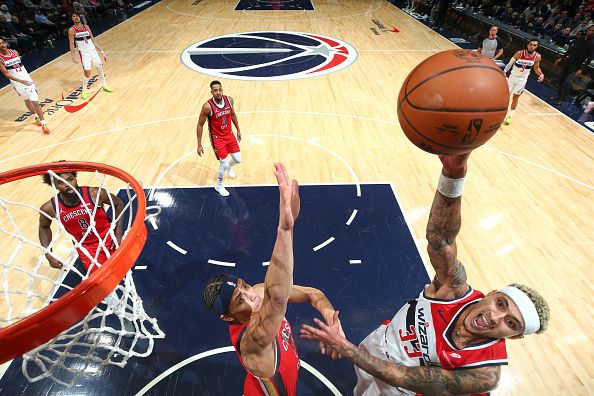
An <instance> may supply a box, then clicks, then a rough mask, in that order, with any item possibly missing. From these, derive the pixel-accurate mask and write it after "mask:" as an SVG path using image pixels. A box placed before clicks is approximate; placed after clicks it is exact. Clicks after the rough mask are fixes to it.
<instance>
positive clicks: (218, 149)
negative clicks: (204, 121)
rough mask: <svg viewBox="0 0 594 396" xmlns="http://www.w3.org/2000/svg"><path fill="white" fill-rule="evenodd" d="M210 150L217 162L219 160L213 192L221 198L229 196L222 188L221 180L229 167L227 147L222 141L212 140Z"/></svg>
mask: <svg viewBox="0 0 594 396" xmlns="http://www.w3.org/2000/svg"><path fill="white" fill-rule="evenodd" d="M211 143H212V148H213V149H214V153H215V156H216V157H217V160H219V170H218V171H217V184H215V188H214V189H215V191H216V192H218V193H219V195H221V196H222V197H227V196H229V191H227V189H225V187H224V186H223V179H224V178H225V173H226V172H228V170H229V168H230V165H229V160H228V159H227V156H228V155H229V153H228V152H227V147H226V144H225V142H224V141H223V140H222V139H212V138H211Z"/></svg>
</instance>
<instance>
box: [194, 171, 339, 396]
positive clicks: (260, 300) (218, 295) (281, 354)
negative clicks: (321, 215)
mask: <svg viewBox="0 0 594 396" xmlns="http://www.w3.org/2000/svg"><path fill="white" fill-rule="evenodd" d="M274 166H275V172H274V174H275V176H276V180H277V181H278V186H279V190H280V218H279V225H278V230H277V237H276V243H275V245H274V250H273V251H272V258H271V259H270V264H269V266H268V270H267V271H266V278H265V280H264V283H263V284H262V283H260V284H257V285H254V286H250V285H249V284H247V283H246V282H245V281H244V280H243V279H239V278H237V277H235V276H233V275H224V274H223V275H218V276H215V277H213V278H211V279H209V280H208V283H207V285H206V287H205V289H204V295H203V298H204V302H205V304H206V306H207V308H208V309H209V310H210V311H211V312H213V313H215V314H216V315H217V316H219V318H220V319H221V320H224V321H226V322H228V324H229V334H230V336H231V342H232V343H233V346H234V347H235V351H236V352H237V356H238V357H239V361H240V362H241V364H242V365H243V367H244V368H245V370H246V371H247V375H246V378H245V382H244V395H245V396H255V395H275V396H276V395H278V396H281V395H287V396H291V395H295V393H296V385H297V376H298V370H299V357H298V355H297V349H296V348H295V343H294V341H293V336H292V333H291V325H290V324H289V322H288V321H287V319H286V318H285V312H286V311H287V303H289V302H291V303H303V302H309V303H310V304H311V305H312V306H313V307H314V308H315V309H317V310H318V311H319V312H320V314H321V315H322V316H323V317H324V319H325V320H326V321H328V323H332V318H333V317H334V308H333V307H332V304H330V302H329V301H328V299H327V298H326V296H325V295H324V294H323V293H322V292H321V291H320V290H318V289H314V288H311V287H303V286H297V285H293V225H294V224H295V220H296V219H297V216H298V215H299V208H300V200H299V190H298V186H297V181H295V180H293V181H291V179H290V178H289V175H288V174H287V172H286V170H285V168H284V165H283V164H280V163H277V164H275V165H274ZM334 357H337V356H334Z"/></svg>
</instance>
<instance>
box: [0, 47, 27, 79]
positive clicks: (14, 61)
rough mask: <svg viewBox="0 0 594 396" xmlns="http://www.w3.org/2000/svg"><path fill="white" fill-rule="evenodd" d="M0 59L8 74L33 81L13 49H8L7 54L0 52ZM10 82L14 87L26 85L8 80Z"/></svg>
mask: <svg viewBox="0 0 594 396" xmlns="http://www.w3.org/2000/svg"><path fill="white" fill-rule="evenodd" d="M0 61H1V62H2V63H3V64H4V67H5V68H6V70H7V71H8V74H10V75H11V76H12V77H16V78H18V79H20V80H25V81H31V82H33V79H31V76H30V75H29V73H27V69H25V66H24V65H23V62H22V61H21V57H20V56H19V55H18V54H17V53H16V52H15V51H13V50H11V49H9V50H8V54H7V55H2V54H0ZM10 83H11V84H12V86H13V87H15V88H24V87H27V85H24V84H21V83H20V82H18V81H14V80H10Z"/></svg>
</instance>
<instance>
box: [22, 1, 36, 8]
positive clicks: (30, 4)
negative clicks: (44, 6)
mask: <svg viewBox="0 0 594 396" xmlns="http://www.w3.org/2000/svg"><path fill="white" fill-rule="evenodd" d="M21 4H22V5H24V6H25V7H27V8H28V9H30V10H34V9H36V8H37V4H35V3H33V2H32V1H31V0H21Z"/></svg>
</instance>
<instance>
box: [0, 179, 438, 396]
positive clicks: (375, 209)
mask: <svg viewBox="0 0 594 396" xmlns="http://www.w3.org/2000/svg"><path fill="white" fill-rule="evenodd" d="M228 190H229V192H230V193H231V195H230V196H229V197H228V198H222V197H220V196H219V195H218V194H216V193H215V192H214V190H213V189H211V188H168V189H160V190H158V191H157V193H156V194H155V200H154V201H150V202H148V204H149V205H154V204H159V203H161V205H162V206H163V205H165V203H166V202H170V203H171V204H170V205H169V206H163V208H162V212H161V215H160V216H159V217H158V220H157V225H158V227H159V228H158V230H153V229H152V227H151V226H150V225H148V230H149V238H148V241H147V244H146V246H145V248H144V250H143V253H142V254H141V257H140V258H139V260H138V261H137V263H136V265H138V266H140V265H146V266H147V267H148V268H147V269H146V270H135V271H134V281H135V283H136V287H137V290H138V293H139V295H140V296H142V299H143V303H144V307H145V309H146V311H147V312H148V313H149V314H151V315H153V316H155V317H156V318H157V319H158V321H159V326H160V327H161V329H162V330H163V331H164V332H165V333H166V338H165V339H163V340H156V342H155V348H154V351H153V353H152V354H151V355H150V356H149V357H148V358H144V359H136V358H135V359H131V360H130V362H129V363H128V365H127V366H126V367H124V368H118V367H109V368H107V369H105V370H104V371H103V372H100V373H95V374H94V375H88V376H86V377H84V379H82V380H80V381H79V382H78V385H79V386H77V387H73V388H71V389H66V388H64V387H62V386H58V385H52V384H51V383H50V382H49V381H41V382H38V383H33V384H27V383H26V380H25V379H24V378H23V377H22V375H21V373H20V359H17V360H16V361H15V362H13V364H12V365H11V367H10V368H9V370H8V371H7V373H6V375H5V376H4V377H3V378H2V380H1V381H0V394H10V395H23V394H46V395H53V394H57V393H58V392H63V393H60V394H64V395H68V394H80V393H81V391H82V392H83V393H84V394H87V395H105V394H113V395H133V394H135V393H136V392H138V391H139V390H140V389H141V388H142V387H144V386H145V385H146V384H147V383H148V382H150V381H151V380H152V379H153V378H155V377H157V376H158V375H159V374H161V373H162V372H164V371H165V370H167V369H169V368H170V367H172V366H174V365H175V364H177V363H179V362H181V361H183V360H185V359H188V358H190V357H192V356H195V355H196V354H199V353H202V352H205V351H208V350H212V349H215V348H220V347H225V346H228V345H230V341H229V336H228V333H227V329H226V325H225V323H224V322H222V321H220V320H219V319H218V318H216V317H215V316H214V315H213V314H211V313H210V312H208V311H207V310H206V308H205V307H204V304H203V302H202V290H203V287H204V285H205V283H206V281H207V279H208V278H210V277H211V276H213V275H216V274H218V273H221V272H227V271H232V272H234V273H236V274H238V275H239V276H241V277H243V278H244V279H245V280H246V281H247V282H249V283H252V284H253V283H258V282H261V281H263V279H264V276H265V273H266V269H267V267H264V266H263V265H262V262H264V261H269V260H270V255H271V252H272V248H273V245H274V240H275V237H276V228H277V224H278V188H277V187H276V186H270V187H237V188H233V187H230V188H228ZM300 192H301V215H300V218H299V220H298V223H297V226H296V229H295V270H294V283H295V284H300V285H307V286H313V287H317V288H319V289H321V290H322V291H324V293H325V294H326V295H327V296H328V297H329V299H330V300H331V301H332V303H333V304H334V305H335V307H336V308H337V309H339V310H340V311H341V314H340V315H341V320H342V323H343V326H344V330H345V332H346V334H347V336H348V337H349V339H350V340H351V341H353V342H360V341H361V340H362V339H363V338H364V337H365V336H366V335H367V334H368V333H370V332H371V331H372V330H373V329H375V328H376V327H377V326H378V325H379V324H380V323H381V322H382V321H383V320H385V319H390V318H391V317H392V316H393V315H394V314H395V313H396V311H397V310H398V309H399V308H400V307H401V306H402V305H403V304H404V303H405V302H406V301H408V300H410V299H411V298H413V297H414V296H416V295H417V294H418V292H419V291H420V290H421V289H422V287H423V286H424V285H425V284H426V283H427V282H428V280H429V279H428V276H427V273H426V271H425V269H424V267H423V264H422V262H421V259H420V255H419V252H418V250H417V248H416V246H415V244H414V240H413V238H412V236H411V234H410V231H409V228H408V226H407V224H406V222H405V220H404V217H403V215H402V212H401V209H400V208H399V206H398V203H397V201H396V198H395V196H394V193H393V191H392V189H391V187H390V185H387V184H364V185H362V186H361V192H362V194H361V196H360V197H357V195H356V188H355V186H353V185H324V186H301V188H300ZM353 209H357V210H358V213H357V215H356V217H355V219H354V220H353V221H352V223H351V225H350V226H347V225H346V224H345V223H346V222H347V220H348V219H349V218H350V217H351V214H352V212H353ZM330 237H334V238H336V239H335V240H334V242H332V243H330V244H328V245H327V246H325V247H324V248H322V249H320V250H318V251H314V250H313V248H314V247H316V246H318V245H320V244H321V243H323V242H324V241H326V240H327V239H328V238H330ZM167 241H172V242H174V243H175V244H176V245H178V246H179V247H181V248H183V249H185V250H187V254H186V255H183V254H181V253H179V252H177V251H175V250H173V249H172V248H170V247H169V246H168V245H167V244H166V243H167ZM209 259H214V260H219V261H227V262H234V263H236V267H235V268H228V267H221V266H216V265H212V264H208V263H207V261H208V260H209ZM349 260H361V264H354V265H353V264H349ZM286 316H287V318H288V319H289V321H290V322H291V324H292V326H293V335H294V337H295V341H296V343H297V348H298V350H299V354H300V358H301V359H302V360H304V361H305V362H307V363H309V364H310V365H312V366H313V367H314V368H316V369H317V370H319V371H320V372H321V373H322V374H323V375H324V376H326V377H327V378H328V379H329V380H330V381H331V382H332V383H333V384H334V385H335V386H336V387H337V388H338V389H339V391H340V392H341V393H343V394H344V395H348V394H351V392H352V388H353V387H354V385H355V381H356V378H355V374H354V371H353V368H352V365H351V364H349V363H348V362H346V361H332V360H330V359H328V358H326V357H325V356H322V355H320V354H319V352H318V350H317V344H315V343H312V342H306V341H302V340H300V339H299V337H298V333H299V327H300V326H301V325H302V324H303V323H312V318H313V317H314V316H317V315H316V312H315V310H313V308H311V307H310V306H309V305H305V304H296V305H290V306H289V309H288V311H287V315H286ZM244 377H245V375H244V372H243V369H242V368H241V366H240V364H239V362H238V360H237V357H236V356H235V353H234V352H232V353H224V354H219V355H215V356H210V357H207V358H204V359H202V360H199V361H196V362H193V363H191V364H189V365H187V366H185V367H183V368H180V369H179V370H177V371H175V372H174V373H172V374H171V375H169V376H168V377H167V378H165V379H164V380H162V381H161V382H159V383H158V384H157V385H156V386H155V387H154V388H152V390H151V391H150V392H149V393H148V394H150V395H165V394H171V395H173V394H176V395H201V396H202V395H241V394H242V393H241V392H242V389H243V379H244ZM298 386H299V388H298V391H299V394H300V395H328V394H330V393H329V391H328V390H327V388H326V387H325V386H324V385H323V384H322V383H321V382H320V381H319V380H318V379H316V378H315V377H314V376H313V375H312V374H310V373H309V372H307V371H306V370H305V369H303V368H301V370H300V379H299V385H298ZM69 392H71V393H69Z"/></svg>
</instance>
